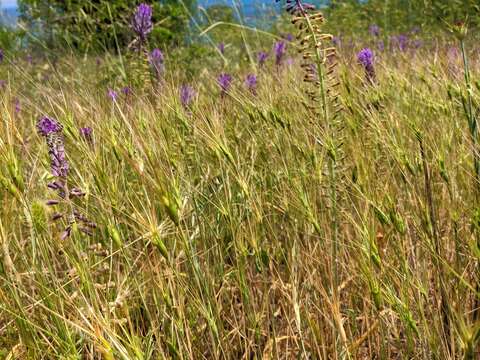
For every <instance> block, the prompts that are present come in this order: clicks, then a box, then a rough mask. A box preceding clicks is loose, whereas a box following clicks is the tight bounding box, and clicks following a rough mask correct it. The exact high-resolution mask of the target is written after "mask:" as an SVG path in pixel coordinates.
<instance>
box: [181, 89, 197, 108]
mask: <svg viewBox="0 0 480 360" xmlns="http://www.w3.org/2000/svg"><path fill="white" fill-rule="evenodd" d="M195 95H196V92H195V90H194V89H193V87H191V86H190V85H182V86H181V87H180V102H181V103H182V106H183V107H184V108H185V109H187V108H188V107H189V106H190V104H191V103H192V101H193V99H194V98H195Z"/></svg>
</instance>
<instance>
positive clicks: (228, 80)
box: [217, 73, 233, 97]
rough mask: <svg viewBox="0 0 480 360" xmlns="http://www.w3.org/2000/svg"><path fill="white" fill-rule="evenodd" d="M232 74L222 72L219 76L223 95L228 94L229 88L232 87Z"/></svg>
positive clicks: (218, 79) (218, 80)
mask: <svg viewBox="0 0 480 360" xmlns="http://www.w3.org/2000/svg"><path fill="white" fill-rule="evenodd" d="M232 80H233V79H232V76H231V75H230V74H226V73H222V74H220V76H219V77H218V78H217V82H218V85H219V86H220V89H221V95H222V97H223V96H225V95H226V93H227V92H228V90H229V89H230V85H231V84H232Z"/></svg>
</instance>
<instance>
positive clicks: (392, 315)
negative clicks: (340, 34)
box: [0, 40, 480, 359]
mask: <svg viewBox="0 0 480 360" xmlns="http://www.w3.org/2000/svg"><path fill="white" fill-rule="evenodd" d="M452 41H453V40H452ZM467 51H468V49H467ZM470 55H472V54H470ZM471 59H472V61H471V64H470V66H471V78H472V82H473V83H475V81H478V79H479V75H480V62H479V61H478V56H477V58H475V57H474V56H471ZM105 61H106V64H107V65H108V64H110V63H112V64H113V60H111V59H106V60H105ZM107 65H102V66H104V67H107ZM112 66H115V65H112ZM171 69H173V66H172V67H171ZM376 69H377V76H378V84H377V85H375V86H366V85H364V81H363V72H362V69H361V68H360V67H359V66H358V65H357V64H356V63H355V59H354V53H353V52H351V51H348V50H346V49H344V50H343V51H341V54H340V57H339V70H338V74H339V78H340V80H341V85H340V87H339V92H340V95H341V99H342V102H343V104H344V111H343V113H342V115H341V123H342V125H343V130H342V134H343V140H342V142H343V145H342V147H341V148H342V157H341V158H339V159H338V161H337V163H336V165H337V167H336V174H337V176H336V179H335V180H334V181H335V184H334V185H335V189H336V191H337V204H336V208H337V211H338V220H339V221H338V239H337V240H338V254H337V263H336V266H335V267H336V268H337V272H338V278H339V286H338V289H337V291H336V292H337V293H338V296H332V284H334V283H335V279H334V277H335V276H334V274H333V273H332V268H334V267H333V266H332V265H333V264H332V261H333V259H332V239H333V233H332V232H333V231H334V229H333V227H332V226H331V224H332V221H333V220H332V211H331V205H332V204H331V179H329V170H328V166H329V165H328V164H329V158H328V154H327V153H326V151H325V147H323V146H322V139H324V138H325V132H326V131H327V130H326V128H325V124H322V123H321V120H320V119H319V118H316V117H315V116H313V114H312V113H311V112H309V111H308V110H306V109H305V107H304V106H303V105H302V103H303V102H304V101H305V100H306V97H305V96H304V95H303V89H302V88H303V87H304V85H303V82H302V76H301V71H300V69H299V67H298V66H297V65H295V64H294V65H292V66H285V67H284V68H283V69H282V70H280V71H276V70H275V69H274V68H273V67H270V66H269V67H267V68H266V69H263V70H259V90H258V96H256V97H255V96H253V95H251V94H249V93H248V92H247V91H245V90H244V89H243V86H242V79H243V75H245V74H247V73H248V72H249V71H251V69H247V68H246V69H239V70H238V71H236V72H235V77H236V82H235V83H234V86H233V89H232V91H231V92H230V94H229V96H227V97H226V98H225V99H224V100H221V99H220V98H219V96H218V89H217V86H216V83H215V78H216V76H217V75H218V73H219V72H220V69H218V71H217V70H212V68H211V67H206V68H205V69H204V71H202V72H200V74H201V75H200V76H199V77H198V78H197V79H196V81H195V82H193V85H194V87H195V88H196V89H197V90H198V91H199V96H198V99H197V101H196V102H195V104H194V106H193V107H192V109H191V113H189V112H188V111H184V110H183V109H182V108H181V106H180V104H179V99H178V98H179V97H178V91H179V90H178V89H179V85H180V83H181V82H182V79H183V74H182V73H181V72H180V71H178V72H174V71H169V73H168V75H167V77H166V79H165V83H164V84H162V86H161V87H158V88H154V89H146V90H145V91H140V90H138V91H136V92H134V94H133V95H132V96H130V97H129V98H127V99H125V98H124V97H123V96H121V97H120V98H119V100H118V101H117V102H116V103H112V101H111V100H110V99H109V98H108V97H107V96H106V87H105V86H103V87H100V86H98V81H99V80H100V78H102V76H103V75H104V74H103V70H102V68H98V67H97V66H96V65H95V60H94V59H80V58H78V59H76V58H65V59H63V60H61V61H60V62H59V63H58V64H57V65H56V67H55V70H54V68H53V67H52V65H51V64H49V65H47V63H45V64H43V63H40V64H37V65H35V66H32V67H29V66H27V65H26V64H24V63H22V62H19V63H17V65H13V64H8V63H5V64H3V65H1V69H0V73H1V74H2V76H4V78H7V76H8V79H9V82H8V85H7V87H6V89H5V90H3V91H2V94H3V95H2V99H1V103H0V106H1V111H0V116H1V122H0V174H1V179H2V184H3V187H2V191H0V205H1V206H0V243H1V245H2V246H1V255H2V262H1V267H0V349H3V350H2V351H3V354H4V356H5V358H7V359H15V358H18V359H164V358H181V359H243V358H246V359H286V358H289V359H291V358H318V359H331V358H339V359H340V358H345V359H348V358H350V359H397V358H398V359H412V358H415V359H463V358H466V359H467V358H469V359H474V358H475V356H476V355H474V349H475V348H476V347H477V346H478V338H479V336H480V335H479V334H480V332H479V328H480V327H479V323H478V321H477V322H475V320H474V319H473V315H472V312H473V310H474V303H475V297H476V295H475V294H476V284H477V280H478V272H477V271H478V270H477V261H478V258H479V254H480V250H479V248H478V246H477V245H476V236H477V232H478V231H479V229H478V227H479V226H480V225H479V220H478V217H479V215H478V213H479V211H480V210H479V208H478V203H477V202H476V200H475V199H476V196H477V195H476V191H477V190H476V188H477V185H476V183H475V172H474V166H473V156H472V145H471V137H470V132H469V127H468V121H467V119H466V117H465V112H464V108H463V107H462V103H461V97H462V94H463V95H465V93H466V88H465V84H464V80H463V70H462V61H461V57H457V58H455V59H453V60H452V59H449V57H448V56H447V51H446V49H444V47H441V48H440V50H435V49H423V50H419V51H418V52H416V53H415V54H412V53H407V54H401V53H394V54H391V53H386V54H384V55H381V56H380V58H379V61H378V62H377V64H376ZM45 73H48V74H49V75H50V76H49V78H48V80H44V79H43V75H44V74H45ZM239 74H242V77H241V78H240V75H239ZM477 84H478V82H477ZM478 94H479V89H478V86H477V87H475V86H474V87H473V89H472V96H473V100H472V101H473V106H474V107H475V108H476V109H477V110H476V111H477V113H478V104H479V101H480V97H479V95H478ZM17 97H18V98H19V99H20V101H21V104H22V110H21V112H20V113H18V114H17V113H15V110H14V105H13V104H14V99H15V98H17ZM42 115H48V116H50V117H53V118H56V119H58V120H59V121H60V122H61V123H62V124H63V126H64V132H65V141H66V152H67V154H68V160H69V162H70V168H71V171H70V176H69V181H70V184H71V186H78V187H80V188H82V189H84V190H85V191H86V192H87V195H86V196H85V197H84V198H82V199H80V200H79V201H76V204H75V206H76V207H77V208H78V209H80V210H81V212H82V213H84V214H85V215H86V216H88V217H89V218H90V219H92V220H94V221H95V222H96V223H97V225H98V228H97V230H96V232H95V234H94V236H92V237H88V236H85V235H83V234H82V233H80V232H78V231H74V232H73V233H72V236H71V237H70V238H68V239H66V240H65V241H61V240H60V234H61V232H62V229H63V228H64V227H65V223H62V220H60V221H58V222H51V221H50V220H49V218H51V216H52V215H53V212H54V211H55V210H54V209H53V208H51V207H47V206H46V205H45V202H46V200H48V199H51V198H55V197H56V194H55V193H54V192H52V191H51V190H48V189H47V187H46V185H47V183H48V181H49V177H50V175H49V164H48V154H47V146H46V144H45V141H44V139H43V138H41V137H40V136H39V135H38V134H37V132H36V129H35V123H36V121H37V120H38V118H39V117H40V116H42ZM82 126H91V127H93V129H94V130H93V131H94V144H93V145H91V144H89V143H88V142H86V141H85V140H83V139H82V138H81V137H80V136H79V133H78V129H79V127H82ZM421 149H423V151H421ZM425 175H427V176H425ZM439 279H442V280H441V281H443V282H444V290H446V291H443V293H442V287H441V281H440V280H439ZM442 298H443V301H444V304H445V305H444V306H445V307H446V308H447V316H448V318H449V321H448V323H449V324H450V325H449V331H446V327H445V319H444V318H443V317H442V312H441V299H442ZM339 330H340V331H339ZM448 352H450V355H449V353H448ZM0 353H1V352H0Z"/></svg>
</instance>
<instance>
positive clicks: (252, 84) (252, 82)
mask: <svg viewBox="0 0 480 360" xmlns="http://www.w3.org/2000/svg"><path fill="white" fill-rule="evenodd" d="M245 86H246V87H247V89H248V90H250V92H251V93H252V94H253V95H256V94H257V75H255V74H248V75H247V78H246V79H245Z"/></svg>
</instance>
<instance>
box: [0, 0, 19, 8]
mask: <svg viewBox="0 0 480 360" xmlns="http://www.w3.org/2000/svg"><path fill="white" fill-rule="evenodd" d="M0 3H1V4H2V8H10V7H16V6H17V0H0Z"/></svg>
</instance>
